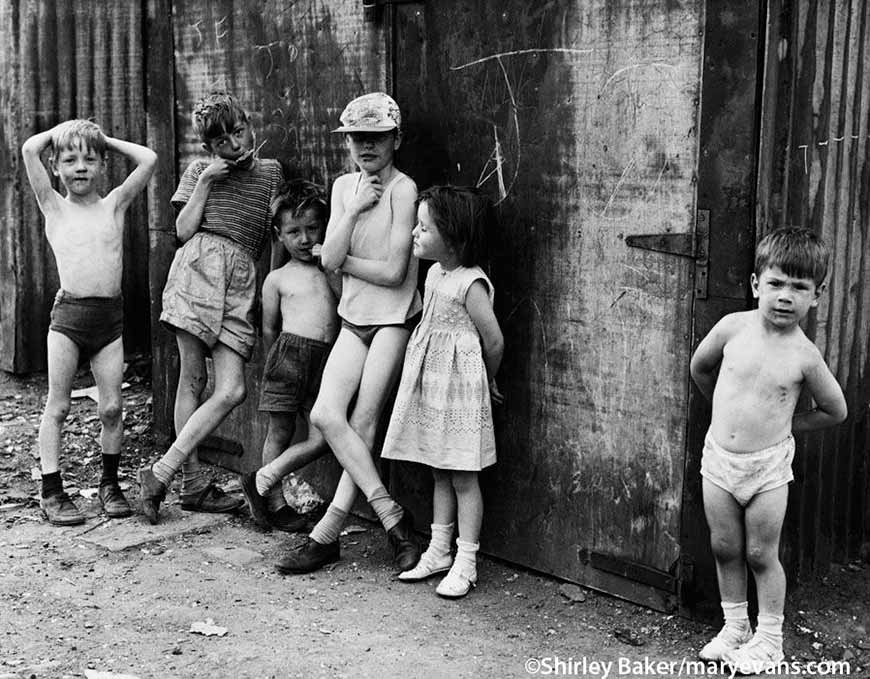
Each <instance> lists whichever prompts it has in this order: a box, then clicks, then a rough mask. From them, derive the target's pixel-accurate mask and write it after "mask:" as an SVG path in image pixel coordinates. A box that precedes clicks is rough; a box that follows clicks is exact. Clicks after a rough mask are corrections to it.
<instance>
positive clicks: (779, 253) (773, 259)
mask: <svg viewBox="0 0 870 679" xmlns="http://www.w3.org/2000/svg"><path fill="white" fill-rule="evenodd" d="M829 257H830V254H829V252H828V246H827V245H825V242H824V241H823V240H822V239H821V238H819V237H818V236H817V235H816V234H815V233H813V232H812V231H810V230H809V229H804V228H800V227H797V226H784V227H781V228H779V229H776V230H774V231H771V232H770V233H768V234H767V235H766V236H765V237H764V238H762V239H761V242H760V243H759V244H758V247H756V249H755V275H756V276H760V275H761V273H762V272H763V271H764V270H765V269H768V268H770V267H772V266H778V267H779V268H780V269H782V272H783V273H784V274H785V275H786V276H792V277H794V278H811V279H812V280H813V282H814V283H815V284H816V287H819V286H820V285H821V284H822V283H824V282H825V277H826V276H827V275H828V259H829Z"/></svg>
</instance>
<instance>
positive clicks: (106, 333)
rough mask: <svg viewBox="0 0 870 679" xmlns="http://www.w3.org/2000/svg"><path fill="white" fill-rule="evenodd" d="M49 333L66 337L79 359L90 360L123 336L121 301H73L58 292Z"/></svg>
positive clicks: (90, 298) (122, 307)
mask: <svg viewBox="0 0 870 679" xmlns="http://www.w3.org/2000/svg"><path fill="white" fill-rule="evenodd" d="M48 329H49V330H54V331H55V332H59V333H60V334H62V335H66V336H67V337H69V338H70V339H71V340H72V341H73V342H74V343H75V344H76V346H77V347H78V348H79V352H80V353H81V357H82V358H87V359H90V358H93V357H94V356H95V355H96V354H97V353H99V351H100V350H101V349H103V348H104V347H106V346H108V345H109V344H111V343H112V342H114V341H115V340H116V339H118V338H119V337H120V336H121V335H122V334H123V332H124V298H123V297H121V295H118V296H117V297H74V296H73V295H71V294H69V293H68V292H64V291H63V290H58V291H57V295H56V296H55V298H54V306H53V307H52V308H51V324H50V325H49V326H48Z"/></svg>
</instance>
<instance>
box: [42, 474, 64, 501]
mask: <svg viewBox="0 0 870 679" xmlns="http://www.w3.org/2000/svg"><path fill="white" fill-rule="evenodd" d="M62 492H63V482H62V481H61V480H60V472H59V471H58V472H52V473H51V474H43V475H42V497H48V496H49V495H57V494H58V493H62Z"/></svg>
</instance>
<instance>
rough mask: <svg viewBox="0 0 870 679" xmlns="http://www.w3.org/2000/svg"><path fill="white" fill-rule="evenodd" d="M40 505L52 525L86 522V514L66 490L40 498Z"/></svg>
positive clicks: (71, 524)
mask: <svg viewBox="0 0 870 679" xmlns="http://www.w3.org/2000/svg"><path fill="white" fill-rule="evenodd" d="M39 507H40V509H42V513H43V514H44V515H45V518H46V519H48V522H49V523H50V524H51V525H52V526H76V525H78V524H80V523H84V522H85V515H84V514H82V513H81V512H80V511H79V508H78V507H76V506H75V503H74V502H73V501H72V500H71V499H70V496H69V495H67V494H66V493H65V492H64V491H60V492H59V493H53V494H51V495H49V496H48V497H43V498H40V499H39Z"/></svg>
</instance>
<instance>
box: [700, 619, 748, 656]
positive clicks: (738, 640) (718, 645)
mask: <svg viewBox="0 0 870 679" xmlns="http://www.w3.org/2000/svg"><path fill="white" fill-rule="evenodd" d="M751 638H752V629H751V628H750V627H749V625H746V627H743V626H741V625H735V624H731V625H727V624H726V625H725V626H724V627H723V628H722V629H721V630H719V634H717V635H716V636H715V637H713V638H712V639H711V640H710V641H709V642H707V644H706V645H705V646H704V648H702V649H701V650H700V651H699V652H698V657H699V658H700V659H701V660H722V656H724V655H725V654H726V653H727V652H728V651H736V650H737V649H738V648H740V647H741V646H743V644H745V643H746V642H748V641H749V640H750V639H751Z"/></svg>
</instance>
